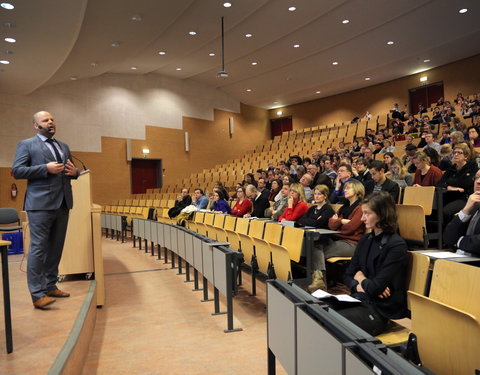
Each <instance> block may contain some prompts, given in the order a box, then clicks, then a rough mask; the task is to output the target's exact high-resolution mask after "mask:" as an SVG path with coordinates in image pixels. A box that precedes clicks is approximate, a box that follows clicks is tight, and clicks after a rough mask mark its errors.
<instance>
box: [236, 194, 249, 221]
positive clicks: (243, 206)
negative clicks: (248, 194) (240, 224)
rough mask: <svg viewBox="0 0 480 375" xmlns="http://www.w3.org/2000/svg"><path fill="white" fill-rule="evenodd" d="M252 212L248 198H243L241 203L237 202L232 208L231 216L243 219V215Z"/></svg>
mask: <svg viewBox="0 0 480 375" xmlns="http://www.w3.org/2000/svg"><path fill="white" fill-rule="evenodd" d="M251 211H252V202H250V200H249V199H248V198H245V199H244V200H243V201H242V203H240V202H239V201H237V203H235V206H233V208H232V215H235V216H236V217H243V215H245V214H248V213H250V212H251Z"/></svg>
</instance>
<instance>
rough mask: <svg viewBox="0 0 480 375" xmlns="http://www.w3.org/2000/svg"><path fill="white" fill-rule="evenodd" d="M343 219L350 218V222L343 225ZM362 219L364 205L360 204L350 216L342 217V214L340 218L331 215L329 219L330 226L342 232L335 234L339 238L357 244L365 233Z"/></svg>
mask: <svg viewBox="0 0 480 375" xmlns="http://www.w3.org/2000/svg"><path fill="white" fill-rule="evenodd" d="M342 219H349V220H350V222H349V223H347V224H343V225H342ZM361 219H362V206H361V205H358V206H357V207H355V209H354V210H353V211H352V213H351V214H350V216H349V217H342V215H340V216H339V217H338V219H334V218H333V217H331V218H330V220H329V221H328V228H329V229H331V230H338V231H340V232H341V233H338V234H335V235H334V236H335V237H336V238H337V239H342V240H348V241H349V242H352V243H354V244H356V243H357V242H358V240H360V238H361V237H362V235H363V234H364V233H365V224H364V223H363V222H362V220H361Z"/></svg>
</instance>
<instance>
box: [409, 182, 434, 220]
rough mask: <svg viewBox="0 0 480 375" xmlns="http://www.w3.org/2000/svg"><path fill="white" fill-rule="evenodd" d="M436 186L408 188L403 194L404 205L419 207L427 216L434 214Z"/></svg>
mask: <svg viewBox="0 0 480 375" xmlns="http://www.w3.org/2000/svg"><path fill="white" fill-rule="evenodd" d="M434 197H435V186H407V187H405V189H404V193H403V204H408V205H419V206H421V207H422V208H423V211H424V214H425V215H430V214H431V213H432V207H433V200H434Z"/></svg>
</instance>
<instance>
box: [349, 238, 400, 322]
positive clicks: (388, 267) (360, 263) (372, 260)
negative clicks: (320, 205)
mask: <svg viewBox="0 0 480 375" xmlns="http://www.w3.org/2000/svg"><path fill="white" fill-rule="evenodd" d="M381 236H385V234H381V235H380V236H377V237H375V236H374V235H373V233H367V234H365V235H364V236H363V237H362V238H361V239H360V241H359V242H358V245H357V248H356V249H355V253H354V255H353V258H352V260H351V262H350V264H349V266H348V268H347V270H346V271H345V278H344V281H345V285H347V286H348V287H349V288H350V289H351V291H352V293H356V294H357V295H355V297H358V298H359V299H360V300H362V301H365V302H368V303H372V304H373V306H374V307H375V309H376V310H377V311H378V312H379V314H380V315H382V316H384V317H385V318H388V319H401V318H404V317H405V316H406V315H407V291H406V287H407V285H406V277H407V267H408V254H407V244H406V243H405V241H404V240H403V239H402V238H401V237H400V236H399V235H398V234H396V233H395V234H389V235H387V236H388V237H387V238H386V239H387V241H386V243H384V244H383V245H382V242H381V241H382V237H381ZM357 271H362V272H363V274H364V275H365V277H366V278H367V279H366V280H363V281H362V288H363V289H364V290H365V294H363V293H358V292H357V291H356V286H357V285H358V281H357V280H355V279H354V276H355V274H356V273H357ZM386 287H388V288H389V289H390V297H388V298H379V297H378V295H380V294H381V293H382V292H383V291H384V290H385V288H386Z"/></svg>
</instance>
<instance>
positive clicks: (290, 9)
mask: <svg viewBox="0 0 480 375" xmlns="http://www.w3.org/2000/svg"><path fill="white" fill-rule="evenodd" d="M288 10H289V11H290V12H294V11H296V10H297V8H296V7H289V8H288Z"/></svg>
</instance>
